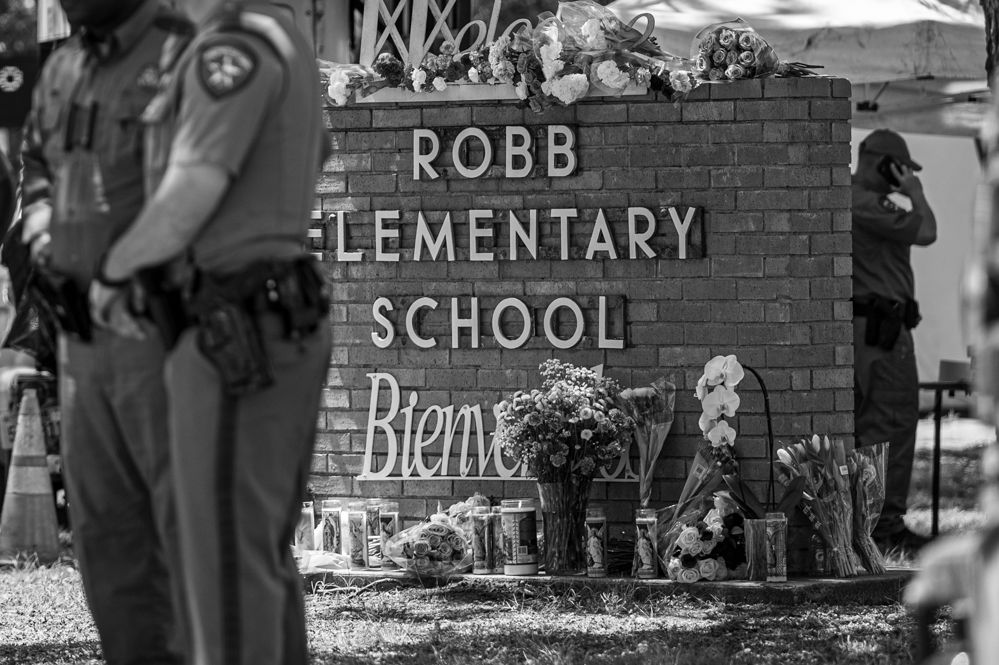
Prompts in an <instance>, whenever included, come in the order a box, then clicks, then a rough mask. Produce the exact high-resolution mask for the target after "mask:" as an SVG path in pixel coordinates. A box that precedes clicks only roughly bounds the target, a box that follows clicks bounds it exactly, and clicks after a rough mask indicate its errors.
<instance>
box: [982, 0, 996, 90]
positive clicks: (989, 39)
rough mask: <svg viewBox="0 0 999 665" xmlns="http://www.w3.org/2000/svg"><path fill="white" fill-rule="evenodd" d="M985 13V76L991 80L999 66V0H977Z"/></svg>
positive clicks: (990, 85) (990, 81)
mask: <svg viewBox="0 0 999 665" xmlns="http://www.w3.org/2000/svg"><path fill="white" fill-rule="evenodd" d="M979 1H980V2H981V4H982V9H983V10H984V11H985V49H986V50H985V74H986V75H987V76H988V79H989V87H992V85H993V82H992V78H993V76H994V73H995V71H996V65H997V64H999V0H979Z"/></svg>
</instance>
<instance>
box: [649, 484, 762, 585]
mask: <svg viewBox="0 0 999 665" xmlns="http://www.w3.org/2000/svg"><path fill="white" fill-rule="evenodd" d="M666 574H667V575H669V578H670V579H671V580H673V581H675V582H683V583H687V584H689V583H693V582H697V581H699V580H707V581H712V580H718V581H721V580H726V579H741V578H744V577H745V576H746V535H745V531H744V530H743V516H742V514H741V513H740V512H739V509H738V507H737V506H736V504H735V503H734V502H732V501H731V500H729V499H727V498H725V497H723V496H720V495H715V497H714V505H713V507H712V508H711V509H710V510H708V512H707V513H706V514H704V515H703V516H702V518H701V519H699V520H697V521H695V522H690V523H685V524H683V525H682V528H681V529H680V531H679V533H678V535H677V539H676V543H675V545H674V546H673V549H672V551H671V552H670V553H669V556H668V561H667V563H666Z"/></svg>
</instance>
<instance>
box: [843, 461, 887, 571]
mask: <svg viewBox="0 0 999 665" xmlns="http://www.w3.org/2000/svg"><path fill="white" fill-rule="evenodd" d="M886 464H887V444H885V443H879V444H878V445H876V446H863V447H860V448H857V449H856V450H854V451H853V452H851V453H850V455H849V456H848V458H847V466H848V467H849V469H850V487H851V489H852V493H853V548H854V550H855V551H856V552H857V555H858V556H860V562H861V564H862V565H863V566H864V568H866V569H867V571H868V572H869V573H871V574H873V575H880V574H882V573H884V572H885V559H884V555H883V554H882V553H881V550H880V549H878V546H877V545H876V544H875V543H874V539H873V538H872V536H871V534H873V533H874V527H875V526H876V525H877V523H878V519H879V518H880V517H881V510H882V508H884V503H885V474H886V472H887V466H886Z"/></svg>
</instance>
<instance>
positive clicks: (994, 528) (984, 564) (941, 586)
mask: <svg viewBox="0 0 999 665" xmlns="http://www.w3.org/2000/svg"><path fill="white" fill-rule="evenodd" d="M979 147H980V149H981V152H980V154H981V157H982V168H983V177H982V182H981V184H980V185H979V187H978V193H977V199H976V201H975V220H974V238H973V241H972V248H973V250H974V251H975V252H977V254H976V255H975V256H973V257H972V258H971V261H970V262H969V266H968V269H967V271H966V275H965V281H964V284H963V288H962V297H963V305H964V314H965V331H966V333H967V336H968V341H969V343H970V347H971V350H972V354H973V358H974V368H975V371H974V375H975V376H974V379H975V386H974V393H973V395H974V397H975V406H976V412H977V416H978V417H979V418H980V419H981V420H984V421H986V422H989V423H991V424H992V425H999V408H997V407H999V106H997V107H994V108H993V110H992V113H991V115H990V116H989V117H988V119H987V121H986V123H985V126H984V127H983V129H982V134H981V137H980V141H979ZM982 472H983V478H982V481H983V484H982V492H981V504H982V509H983V510H984V512H985V526H984V527H983V528H982V529H981V530H978V531H976V532H973V533H968V534H961V535H958V536H946V537H944V538H941V539H940V540H939V542H934V543H932V544H931V545H929V546H927V548H926V549H925V550H924V551H923V552H922V553H921V556H920V565H921V568H922V570H921V571H920V573H919V575H917V576H916V578H915V579H914V580H913V582H912V584H911V585H910V586H909V588H908V589H907V590H906V603H907V604H909V605H910V606H913V607H914V608H916V610H917V612H922V613H923V614H924V615H925V613H926V611H927V610H930V609H936V608H938V607H941V606H943V605H948V604H950V605H953V606H954V610H955V615H958V616H960V617H962V618H961V621H962V623H963V624H964V625H965V627H966V631H967V638H968V641H969V643H970V650H971V662H972V663H973V664H974V665H987V664H991V663H996V662H999V630H997V627H999V444H997V443H993V444H992V445H991V446H989V448H988V450H986V452H985V455H984V458H983V462H982ZM920 623H921V627H922V629H923V640H922V642H923V646H924V647H925V646H926V645H927V644H928V642H929V639H928V634H929V631H928V627H927V626H926V624H928V623H929V619H928V617H925V616H924V618H923V620H922V621H921V622H920ZM924 650H925V649H924ZM924 655H925V654H924Z"/></svg>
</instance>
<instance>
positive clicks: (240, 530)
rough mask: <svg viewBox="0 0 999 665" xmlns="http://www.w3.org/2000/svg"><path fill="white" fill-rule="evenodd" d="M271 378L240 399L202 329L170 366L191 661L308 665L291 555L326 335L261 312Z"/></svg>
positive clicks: (190, 335) (191, 332)
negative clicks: (201, 339)
mask: <svg viewBox="0 0 999 665" xmlns="http://www.w3.org/2000/svg"><path fill="white" fill-rule="evenodd" d="M258 321H259V323H260V328H261V336H262V338H263V343H264V347H265V349H266V351H267V355H268V357H269V359H270V364H271V367H272V369H273V373H274V379H275V381H274V384H273V385H272V386H270V387H269V388H267V389H265V390H263V391H260V392H256V393H253V394H250V395H247V396H242V397H239V398H238V399H234V398H231V397H226V396H224V394H223V391H222V387H221V384H220V382H219V377H218V374H217V372H216V370H215V368H214V367H213V366H212V365H211V363H210V362H209V361H208V360H207V359H206V358H205V357H204V356H203V355H202V354H201V352H200V351H199V349H198V346H197V341H196V332H197V331H196V329H194V328H191V329H188V330H187V331H185V333H184V334H183V335H182V336H181V338H180V340H179V342H178V344H177V347H176V348H175V349H174V350H173V351H172V352H171V354H170V357H169V359H168V361H167V371H166V375H167V387H168V388H167V389H168V393H169V396H170V426H171V452H172V454H173V455H174V459H175V460H176V464H177V468H178V473H177V475H176V483H177V485H176V487H177V496H178V511H179V512H178V523H179V534H180V538H179V540H180V547H181V558H182V561H183V566H182V570H183V576H184V588H185V590H186V592H187V601H188V607H189V613H190V616H191V625H192V642H193V654H194V660H193V663H194V665H251V664H252V665H278V664H280V665H306V663H307V662H308V647H307V642H306V634H305V615H304V606H303V600H302V580H301V576H300V575H299V573H298V570H297V567H296V565H295V562H294V559H293V557H292V551H291V547H290V545H291V541H292V535H293V530H294V527H295V524H296V522H297V521H298V517H299V515H300V514H301V500H302V498H303V493H304V490H305V484H306V480H307V475H308V472H309V468H310V462H311V457H312V449H313V443H314V438H315V428H316V416H317V413H318V409H319V398H320V394H321V392H322V388H323V386H324V384H325V382H326V373H327V369H328V366H329V358H330V345H331V342H330V330H329V327H328V326H326V325H323V322H322V321H321V322H320V329H319V330H318V331H316V332H315V333H313V334H311V335H307V336H305V337H304V338H302V339H300V340H297V341H294V340H286V339H284V338H283V335H282V330H281V323H280V321H279V320H278V318H277V316H275V315H274V314H270V313H267V314H263V315H261V316H260V317H259V319H258Z"/></svg>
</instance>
